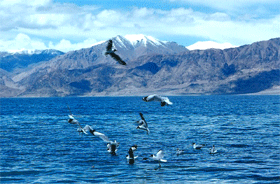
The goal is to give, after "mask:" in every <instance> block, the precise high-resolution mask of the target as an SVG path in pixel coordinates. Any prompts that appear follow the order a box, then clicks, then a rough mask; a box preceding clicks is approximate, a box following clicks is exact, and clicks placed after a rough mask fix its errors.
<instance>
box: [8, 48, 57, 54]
mask: <svg viewBox="0 0 280 184" xmlns="http://www.w3.org/2000/svg"><path fill="white" fill-rule="evenodd" d="M8 52H9V53H11V54H26V55H33V54H42V53H44V54H53V55H55V54H60V53H62V52H60V51H58V50H54V49H45V50H37V49H33V50H32V49H20V50H9V51H8Z"/></svg>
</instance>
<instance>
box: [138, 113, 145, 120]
mask: <svg viewBox="0 0 280 184" xmlns="http://www.w3.org/2000/svg"><path fill="white" fill-rule="evenodd" d="M139 115H140V116H141V119H142V120H143V121H146V120H145V118H144V116H143V114H142V113H141V112H140V113H139Z"/></svg>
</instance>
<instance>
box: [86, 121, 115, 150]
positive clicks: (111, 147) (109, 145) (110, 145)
mask: <svg viewBox="0 0 280 184" xmlns="http://www.w3.org/2000/svg"><path fill="white" fill-rule="evenodd" d="M83 130H84V131H85V132H88V131H89V132H90V133H91V134H92V135H93V136H97V137H99V138H100V139H102V140H103V141H104V142H106V143H107V151H108V152H109V153H111V154H112V155H116V152H117V147H118V146H119V143H118V142H117V141H116V140H115V141H111V140H110V139H109V138H108V137H107V136H106V135H104V134H103V133H100V132H97V131H95V130H94V129H93V128H92V127H91V126H89V125H86V126H85V127H84V129H83ZM86 134H87V133H86Z"/></svg>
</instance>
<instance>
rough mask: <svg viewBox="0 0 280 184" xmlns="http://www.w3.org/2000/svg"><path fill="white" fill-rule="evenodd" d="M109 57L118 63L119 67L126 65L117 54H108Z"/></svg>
mask: <svg viewBox="0 0 280 184" xmlns="http://www.w3.org/2000/svg"><path fill="white" fill-rule="evenodd" d="M110 56H111V57H112V58H113V59H115V60H116V61H118V62H119V63H120V64H121V65H126V62H124V61H123V60H122V59H121V58H120V56H118V55H117V54H115V53H110Z"/></svg>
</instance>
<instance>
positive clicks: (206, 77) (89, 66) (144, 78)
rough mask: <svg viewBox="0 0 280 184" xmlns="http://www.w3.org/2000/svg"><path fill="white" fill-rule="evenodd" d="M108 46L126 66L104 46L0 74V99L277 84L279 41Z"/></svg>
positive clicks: (250, 89) (218, 90)
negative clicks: (210, 45) (227, 45)
mask: <svg viewBox="0 0 280 184" xmlns="http://www.w3.org/2000/svg"><path fill="white" fill-rule="evenodd" d="M113 42H114V46H115V47H116V48H117V50H118V51H117V52H118V54H119V55H120V56H121V57H122V58H123V59H124V60H125V61H126V62H127V66H121V65H119V64H117V63H116V62H115V61H114V60H112V59H111V58H110V57H107V58H106V57H105V56H104V55H103V53H104V51H105V48H106V44H107V43H106V42H103V43H101V44H98V45H95V46H93V47H91V48H88V49H82V50H78V51H72V52H68V53H66V54H64V55H61V56H58V57H56V58H54V59H52V60H50V61H48V62H44V63H42V64H40V65H39V66H35V67H33V68H32V69H30V70H27V71H24V72H21V73H19V74H17V75H12V76H10V77H9V78H8V77H7V75H5V74H2V75H0V76H2V78H1V79H2V82H1V81H0V82H1V85H0V88H1V91H2V92H1V96H2V97H8V96H96V95H100V96H103V95H144V94H149V93H159V94H166V95H187V94H245V93H256V92H260V91H264V90H268V89H272V88H275V87H277V86H279V85H280V57H279V55H280V38H275V39H271V40H268V41H261V42H256V43H253V44H251V45H244V46H241V47H237V48H231V49H226V50H219V49H209V50H194V51H188V50H187V49H185V48H184V47H183V46H179V45H177V44H176V43H174V42H162V41H159V40H156V39H154V38H151V37H146V36H141V37H140V38H139V37H138V38H136V39H135V38H134V39H131V38H125V37H121V36H117V37H115V38H113ZM0 73H1V71H0ZM2 73H3V72H2ZM3 76H4V77H6V78H5V79H3ZM3 81H4V82H3ZM8 83H9V84H10V85H7V84H8ZM7 88H8V89H7ZM11 91H13V92H11Z"/></svg>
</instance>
